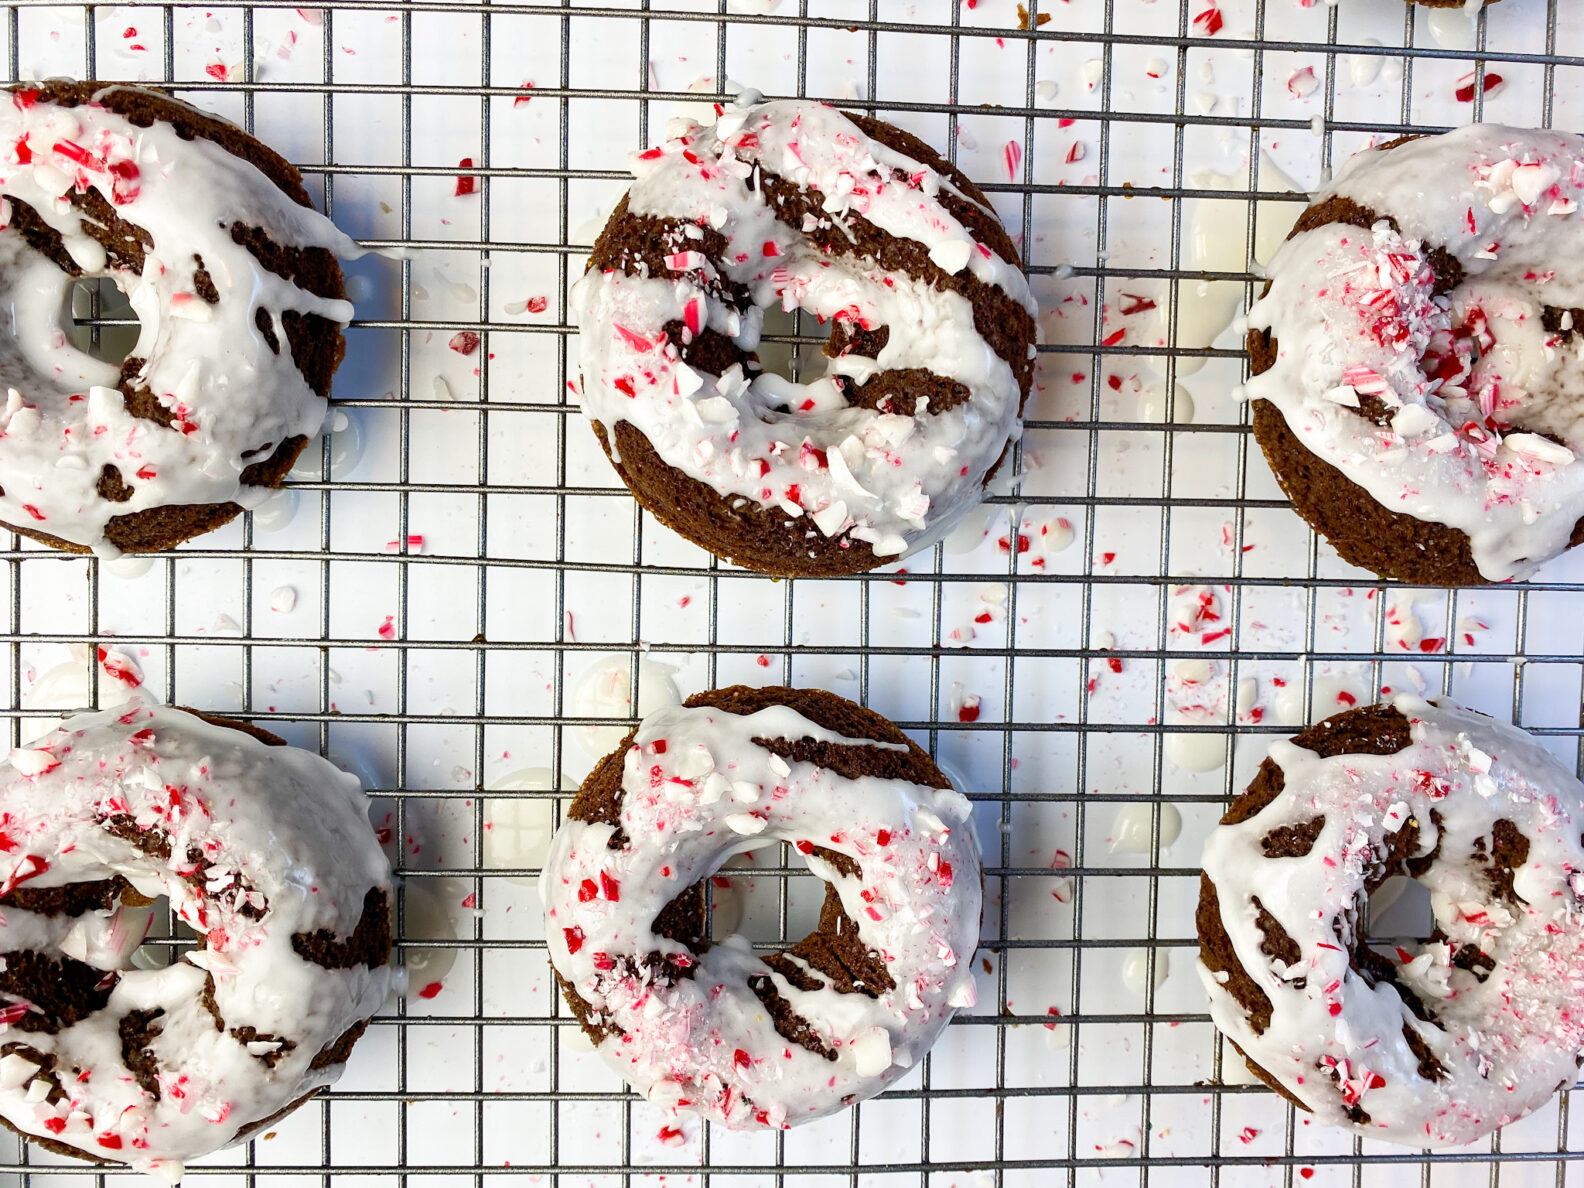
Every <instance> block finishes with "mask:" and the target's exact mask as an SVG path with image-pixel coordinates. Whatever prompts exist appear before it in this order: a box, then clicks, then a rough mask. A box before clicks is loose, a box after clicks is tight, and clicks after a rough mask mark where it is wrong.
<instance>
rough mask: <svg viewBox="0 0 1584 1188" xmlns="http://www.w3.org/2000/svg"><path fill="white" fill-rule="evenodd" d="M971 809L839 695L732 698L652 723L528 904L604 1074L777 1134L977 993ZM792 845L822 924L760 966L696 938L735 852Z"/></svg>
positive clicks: (748, 956)
mask: <svg viewBox="0 0 1584 1188" xmlns="http://www.w3.org/2000/svg"><path fill="white" fill-rule="evenodd" d="M969 814H970V805H969V803H968V801H967V799H966V798H964V797H963V796H962V795H960V794H959V793H957V792H955V791H953V790H952V789H951V784H950V781H949V780H947V779H946V777H945V776H943V775H942V774H941V772H940V769H939V768H937V767H936V766H935V764H934V763H933V762H932V761H931V760H930V758H929V756H928V755H927V754H926V753H925V752H924V751H922V750H920V749H919V747H918V746H917V745H915V744H914V743H913V742H911V741H910V740H909V739H908V737H907V736H906V735H905V734H903V733H902V731H900V730H899V729H897V727H896V726H894V725H892V724H891V723H890V722H888V721H886V719H884V718H882V717H881V716H880V715H879V714H876V713H873V712H872V711H870V710H866V709H863V708H862V707H860V706H856V705H854V704H852V703H851V702H849V701H845V700H843V699H842V698H840V697H837V696H835V695H833V694H830V693H825V692H820V691H817V690H805V689H750V688H746V687H743V686H734V687H732V688H729V689H716V690H712V691H710V692H708V693H701V694H699V695H697V696H695V697H691V698H689V699H688V700H687V702H686V703H685V704H684V705H681V706H676V707H671V708H667V709H664V710H660V711H658V712H656V713H653V714H650V715H649V716H647V717H646V718H645V719H644V720H643V722H642V724H640V725H639V727H638V729H637V730H636V731H634V732H633V733H632V734H629V735H628V737H627V739H626V740H625V741H624V742H623V743H622V745H621V746H620V747H618V748H617V749H616V750H615V751H613V752H612V753H611V754H610V755H608V756H606V757H605V759H604V760H602V761H601V762H600V764H599V765H598V766H597V767H596V768H595V769H594V771H593V773H592V774H591V775H590V776H589V778H588V779H587V780H586V781H585V782H584V784H583V788H582V790H581V791H580V792H579V793H578V795H577V797H576V799H574V800H573V802H572V807H571V810H570V814H569V819H568V820H567V822H566V823H565V824H564V825H563V826H562V827H561V829H560V830H559V831H558V832H557V833H556V835H555V838H554V839H553V840H552V842H551V845H550V854H549V857H548V858H547V859H546V861H545V866H544V874H543V876H542V878H541V881H540V896H541V898H542V900H543V902H544V904H545V936H546V940H547V943H548V946H549V950H550V960H551V963H552V964H553V965H554V967H555V971H556V977H557V978H558V980H559V981H560V983H561V989H562V992H563V994H564V995H565V997H566V1000H567V1004H568V1006H570V1007H571V1009H572V1013H573V1015H574V1016H576V1018H577V1019H578V1021H579V1022H580V1023H581V1024H582V1026H583V1030H584V1031H585V1032H586V1033H587V1034H588V1036H589V1038H590V1039H592V1040H593V1041H594V1043H595V1044H596V1045H597V1047H598V1050H599V1052H600V1054H601V1055H602V1056H604V1057H605V1059H606V1061H607V1063H609V1064H610V1065H611V1067H613V1068H614V1069H616V1071H618V1072H619V1073H621V1075H622V1076H623V1077H624V1078H626V1080H627V1081H628V1082H629V1083H630V1084H632V1085H633V1086H634V1088H636V1089H637V1090H638V1091H639V1092H641V1093H643V1094H644V1096H646V1097H647V1098H648V1099H649V1100H650V1101H651V1102H653V1103H654V1104H656V1105H658V1106H660V1107H661V1108H662V1109H665V1110H668V1111H672V1112H688V1113H697V1114H701V1115H703V1116H704V1117H707V1118H710V1119H713V1120H715V1121H718V1122H722V1123H724V1124H726V1125H727V1126H730V1127H734V1128H745V1129H751V1128H756V1127H788V1126H794V1125H797V1124H798V1123H801V1122H807V1121H810V1120H812V1119H815V1118H820V1117H823V1116H825V1115H827V1114H830V1113H833V1112H835V1111H836V1110H839V1109H841V1108H843V1107H845V1106H848V1105H851V1104H852V1103H853V1102H855V1101H859V1100H862V1099H863V1098H867V1097H871V1096H873V1095H874V1094H876V1093H878V1092H880V1091H881V1090H882V1089H883V1088H885V1087H886V1086H887V1085H889V1084H890V1083H891V1082H893V1081H895V1080H896V1079H897V1078H899V1077H901V1076H902V1075H904V1074H905V1073H906V1072H907V1070H908V1069H909V1068H910V1067H912V1066H913V1065H914V1064H915V1063H917V1062H918V1061H919V1060H920V1059H922V1058H923V1056H924V1054H925V1052H927V1051H928V1050H929V1048H930V1045H931V1044H933V1043H934V1042H935V1039H936V1037H937V1036H939V1035H940V1032H941V1030H942V1029H943V1028H944V1027H945V1026H946V1024H947V1022H948V1021H949V1020H950V1019H951V1017H952V1015H953V1014H954V1013H955V1012H956V1011H957V1010H958V1009H959V1008H962V1007H967V1006H972V1005H973V1003H974V998H975V991H974V981H973V969H972V960H971V959H972V957H973V952H974V949H975V948H976V947H977V944H978V937H979V914H980V903H981V896H982V889H981V880H980V865H979V845H978V840H977V838H976V837H975V835H974V830H973V823H972V821H971V819H970V815H969ZM781 842H789V843H791V844H792V846H793V848H794V849H795V850H796V851H797V852H798V853H799V854H801V855H802V856H803V859H804V861H805V862H806V863H807V864H808V866H809V868H810V869H811V870H812V871H813V872H814V873H815V874H817V875H818V876H819V877H820V878H821V879H823V880H824V881H825V883H826V888H825V902H824V906H823V908H822V910H821V912H820V922H819V927H818V928H817V929H816V930H815V931H814V932H812V933H810V934H809V935H808V936H806V937H804V938H803V939H802V940H801V941H799V942H798V943H797V944H795V945H793V946H792V947H791V948H789V949H787V950H786V951H784V952H779V953H773V954H771V955H769V956H766V957H764V958H763V959H761V958H760V957H758V956H757V955H755V954H754V952H753V951H752V950H751V949H750V947H749V945H748V942H747V940H746V939H745V938H743V937H741V936H730V937H727V938H725V939H717V940H715V941H713V942H712V941H711V940H710V939H709V938H708V937H707V936H706V934H705V914H704V903H705V900H704V887H705V884H706V881H707V880H708V879H709V878H710V877H711V876H712V875H714V874H715V872H716V871H718V870H719V869H720V868H721V866H722V864H723V863H725V861H726V860H727V859H728V858H729V857H731V856H732V855H733V854H739V853H745V852H747V851H750V850H757V849H760V848H763V847H766V846H776V845H778V844H779V843H781Z"/></svg>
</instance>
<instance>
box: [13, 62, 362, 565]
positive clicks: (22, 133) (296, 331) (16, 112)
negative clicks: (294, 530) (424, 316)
mask: <svg viewBox="0 0 1584 1188" xmlns="http://www.w3.org/2000/svg"><path fill="white" fill-rule="evenodd" d="M0 224H3V226H0V292H3V293H4V294H6V296H7V303H8V307H9V308H12V309H13V310H14V317H13V318H11V319H8V320H7V321H6V323H5V328H4V331H0V392H3V393H4V395H5V407H4V411H3V412H0V526H4V527H7V528H10V529H12V530H13V531H16V532H20V533H22V534H23V535H25V536H30V537H32V538H34V539H36V540H40V541H43V542H44V543H46V544H50V545H53V546H55V547H56V548H60V549H65V550H67V551H70V552H77V553H85V552H88V551H90V550H91V551H93V552H95V553H97V554H99V555H101V556H106V557H113V556H115V555H116V554H118V553H119V552H121V551H131V552H148V551H154V550H158V549H166V548H171V547H173V546H174V545H176V544H179V543H180V542H181V541H183V540H186V539H187V538H189V537H191V536H195V535H197V534H199V533H202V532H207V531H209V530H210V529H212V528H217V527H219V526H220V525H221V524H224V523H225V522H226V521H228V520H230V519H232V518H233V517H234V516H236V515H238V514H239V513H240V512H241V511H242V510H243V509H244V508H245V507H252V506H254V505H256V504H257V503H258V502H259V501H260V500H262V499H263V498H264V497H265V496H266V495H267V494H268V493H269V489H270V488H271V487H274V486H276V485H278V484H279V483H280V482H281V480H282V479H283V478H284V477H285V475H286V472H287V471H288V470H290V469H291V466H292V463H293V461H295V459H296V457H297V455H298V454H299V453H300V452H301V450H302V448H303V446H304V445H305V444H306V443H307V441H308V439H309V438H310V437H312V436H313V435H314V434H316V433H318V432H319V431H320V429H321V428H322V427H323V425H324V420H325V414H326V412H327V411H328V408H329V406H328V404H327V402H326V396H327V395H328V393H329V390H330V376H331V374H332V373H333V372H334V371H335V369H336V365H337V364H338V363H339V362H340V360H341V356H342V354H343V352H344V350H345V344H344V342H343V341H342V337H341V328H340V327H341V324H342V323H345V322H347V321H348V320H349V319H350V318H351V316H352V307H351V305H350V304H348V303H347V302H346V301H345V300H344V296H345V293H344V289H343V284H342V275H341V269H340V266H339V265H338V264H337V263H336V254H337V253H340V254H341V255H351V254H354V252H355V248H354V247H353V245H352V243H351V241H350V240H348V239H347V238H346V237H345V236H343V235H342V234H341V233H340V232H338V231H337V230H336V229H335V228H334V227H333V226H332V225H331V224H330V222H329V220H328V219H326V218H324V217H323V216H322V215H320V214H318V213H317V212H316V211H315V210H314V209H313V207H312V206H311V205H310V203H309V201H308V195H307V192H306V191H305V190H304V189H303V185H302V178H301V177H300V175H299V174H298V173H297V171H296V170H295V169H294V168H292V167H291V166H290V165H288V164H287V163H286V162H285V161H284V160H282V159H281V158H280V157H278V156H276V154H275V153H273V152H271V151H270V150H269V149H267V148H265V147H264V146H263V145H261V144H260V143H258V141H256V140H254V139H253V138H252V137H250V136H248V135H246V134H245V133H244V132H243V131H242V130H241V129H240V128H237V127H234V126H233V125H231V124H228V123H226V122H224V121H223V120H220V119H217V118H215V117H214V116H211V115H207V114H205V113H203V112H200V111H198V110H197V109H195V108H192V107H189V106H187V105H186V104H185V103H180V102H178V101H176V100H174V99H171V98H169V97H168V96H165V95H162V94H158V93H156V92H153V91H148V90H143V89H141V88H137V87H124V86H108V85H105V84H101V83H95V82H84V83H47V84H44V85H42V86H36V87H35V86H30V87H26V88H13V89H12V90H11V91H10V93H9V94H8V95H7V94H0ZM94 278H109V279H111V280H113V281H114V282H115V284H116V286H117V288H119V289H120V290H121V291H122V292H123V293H125V294H126V296H127V299H128V301H129V302H130V304H131V307H132V310H133V312H134V314H135V315H136V316H137V318H138V321H139V322H140V324H141V329H140V333H139V336H138V341H137V345H136V347H135V348H133V351H132V354H131V355H130V356H129V357H128V358H127V360H126V361H125V362H124V363H123V364H121V365H120V366H119V367H117V366H116V365H115V364H112V363H107V362H104V361H102V360H99V359H96V358H94V357H93V356H91V355H88V354H86V353H85V352H83V351H80V350H78V349H77V348H76V347H75V346H74V345H72V344H71V343H70V342H69V341H68V340H67V338H66V335H65V334H64V333H63V330H62V326H63V322H64V317H65V316H66V311H67V310H69V308H70V300H71V298H70V294H71V289H72V284H73V282H74V281H76V280H81V279H94Z"/></svg>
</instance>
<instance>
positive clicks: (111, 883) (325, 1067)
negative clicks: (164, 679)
mask: <svg viewBox="0 0 1584 1188" xmlns="http://www.w3.org/2000/svg"><path fill="white" fill-rule="evenodd" d="M366 814H367V809H366V807H365V803H364V797H363V794H362V791H361V789H360V788H359V786H358V783H357V781H356V780H355V779H354V778H352V777H350V776H348V775H345V774H344V773H342V772H341V771H339V770H337V769H336V768H335V767H334V766H332V765H331V764H330V763H328V762H327V761H326V760H324V759H321V758H320V757H319V756H318V755H315V754H312V753H311V752H308V751H303V750H299V749H298V748H295V747H288V746H286V745H285V744H284V743H282V742H281V740H280V739H278V738H275V737H274V736H273V735H270V734H268V733H266V732H264V731H259V730H255V729H254V728H252V727H248V726H244V725H242V724H241V723H236V722H229V721H227V720H225V719H220V718H214V719H204V718H201V717H199V716H197V715H195V714H192V713H189V712H186V711H184V710H178V709H168V708H164V707H155V706H149V705H144V704H141V703H134V704H133V705H131V706H130V707H126V706H123V707H120V708H118V709H115V710H110V711H107V712H105V713H98V714H83V715H78V716H76V717H73V718H70V719H68V720H67V722H66V723H65V724H64V725H63V726H62V727H61V728H60V729H58V730H56V731H54V732H52V733H50V734H48V735H46V736H44V737H43V738H41V739H39V740H37V741H36V742H33V743H31V744H29V745H28V746H26V747H23V748H19V749H17V750H14V751H12V752H11V754H10V756H9V766H8V768H7V769H6V774H5V776H4V778H3V779H0V1121H4V1122H5V1124H6V1125H8V1126H10V1127H11V1128H12V1129H14V1130H17V1131H19V1132H20V1133H22V1134H24V1135H26V1136H28V1137H29V1138H32V1139H34V1140H36V1141H38V1142H40V1143H41V1144H43V1145H45V1146H48V1147H49V1148H50V1149H51V1150H55V1151H61V1152H65V1153H67V1154H71V1155H77V1156H81V1157H84V1158H87V1159H93V1160H99V1161H104V1162H117V1163H127V1164H130V1165H131V1166H132V1167H134V1168H136V1169H138V1170H140V1171H146V1172H152V1173H156V1174H159V1175H162V1176H164V1177H165V1178H167V1179H171V1180H173V1181H174V1180H175V1179H179V1178H180V1176H181V1172H182V1165H183V1163H184V1162H185V1161H186V1160H189V1159H192V1158H195V1157H196V1156H199V1155H204V1154H208V1153H209V1152H211V1151H216V1150H219V1149H220V1148H222V1147H225V1146H229V1145H231V1144H232V1143H235V1142H239V1141H241V1140H242V1139H244V1138H245V1137H246V1136H247V1135H248V1134H250V1133H251V1132H252V1131H253V1130H254V1129H256V1128H257V1127H258V1126H259V1125H261V1124H262V1123H264V1122H266V1121H268V1120H270V1119H272V1118H275V1117H279V1116H280V1115H282V1114H283V1113H285V1112H286V1111H288V1110H289V1109H291V1108H293V1107H295V1106H296V1105H297V1104H299V1103H300V1102H301V1101H303V1100H305V1099H306V1098H307V1097H310V1096H312V1095H313V1094H314V1093H315V1092H317V1091H318V1090H320V1089H322V1088H323V1087H325V1086H326V1085H328V1084H330V1083H331V1082H332V1081H334V1080H335V1079H336V1078H337V1077H338V1076H339V1075H340V1072H341V1068H342V1066H343V1065H344V1064H345V1062H346V1059H347V1057H348V1055H349V1054H350V1052H351V1050H352V1046H353V1044H354V1043H356V1042H357V1039H358V1037H359V1036H361V1035H362V1033H363V1030H364V1028H365V1027H366V1026H367V1023H368V1020H369V1017H370V1016H371V1015H373V1014H374V1012H375V1011H376V1010H378V1009H379V1007H380V1006H381V1005H382V1004H383V1003H384V1001H385V999H386V996H387V995H388V994H389V992H390V988H391V983H392V980H393V977H394V971H393V969H392V967H391V965H390V953H391V872H390V866H389V864H388V863H387V862H386V860H385V857H384V854H383V853H382V852H381V850H380V847H379V843H378V841H377V840H376V839H375V837H374V833H373V831H372V830H371V829H370V828H369V824H368V817H367V815H366ZM162 896H163V897H166V898H168V899H169V902H170V906H171V910H172V911H174V912H175V914H176V916H177V917H178V918H179V919H180V920H181V921H182V922H183V923H185V924H186V925H188V926H189V927H191V928H192V929H193V930H194V931H195V932H197V933H198V935H199V944H198V947H197V948H196V949H194V950H191V951H187V952H182V953H180V955H179V956H177V958H176V959H175V960H174V961H173V962H172V963H171V964H169V965H165V966H162V967H158V968H147V967H143V968H138V967H135V966H134V964H133V962H132V960H131V958H132V954H133V951H134V950H136V949H137V948H138V946H139V945H141V944H142V942H143V938H144V936H145V935H146V933H147V931H148V928H149V924H150V922H151V918H152V910H153V909H152V908H151V907H150V906H149V905H151V904H152V903H153V902H154V901H155V900H156V899H157V898H159V897H162Z"/></svg>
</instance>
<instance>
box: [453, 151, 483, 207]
mask: <svg viewBox="0 0 1584 1188" xmlns="http://www.w3.org/2000/svg"><path fill="white" fill-rule="evenodd" d="M457 168H458V169H472V168H473V158H472V157H463V158H462V159H461V160H460V161H458V162H457ZM476 193H478V178H476V177H473V176H472V175H471V174H467V175H461V176H458V177H457V179H456V197H458V198H461V197H464V196H465V195H468V194H476Z"/></svg>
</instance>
